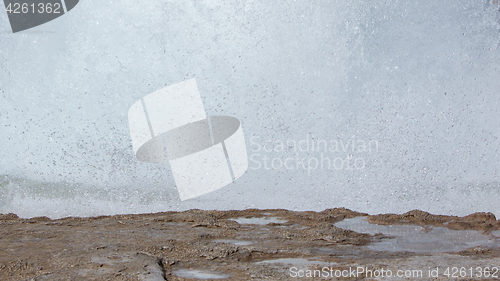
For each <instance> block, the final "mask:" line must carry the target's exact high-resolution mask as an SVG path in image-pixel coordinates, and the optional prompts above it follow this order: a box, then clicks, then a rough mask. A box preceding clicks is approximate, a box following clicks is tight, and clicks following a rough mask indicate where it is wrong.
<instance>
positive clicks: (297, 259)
mask: <svg viewBox="0 0 500 281" xmlns="http://www.w3.org/2000/svg"><path fill="white" fill-rule="evenodd" d="M359 216H364V217H366V218H367V220H368V221H369V222H371V223H377V224H381V225H419V226H422V227H446V228H449V229H453V230H478V231H480V232H482V233H483V234H484V235H487V236H488V237H491V239H494V241H496V242H498V241H499V239H498V236H500V235H497V234H498V233H499V230H500V221H498V220H496V218H495V216H494V215H492V214H490V213H476V214H472V215H469V216H466V217H454V216H438V215H432V214H429V213H426V212H422V211H417V210H415V211H411V212H408V213H405V214H402V215H396V214H385V215H374V216H368V215H367V214H363V213H357V212H353V211H350V210H347V209H344V208H336V209H328V210H325V211H322V212H294V211H287V210H256V209H250V210H242V211H201V210H190V211H185V212H165V213H156V214H143V215H116V216H102V217H93V218H64V219H59V220H50V219H48V218H45V217H40V218H32V219H20V218H18V217H17V216H16V215H13V214H5V215H0V224H1V228H0V251H1V252H2V254H1V255H0V280H174V281H176V280H200V279H204V278H205V279H207V278H220V279H227V280H290V279H295V278H291V276H290V274H291V273H290V268H291V267H296V268H297V269H302V270H304V271H305V270H314V269H321V268H323V267H325V266H327V267H329V268H333V269H339V270H344V269H348V268H349V267H357V266H361V267H366V268H369V269H377V268H386V269H387V268H392V269H398V268H402V269H425V270H427V268H429V267H437V266H441V267H452V266H460V267H461V266H464V267H465V266H466V267H467V268H468V267H477V266H490V267H491V266H497V267H500V248H499V247H500V245H499V244H498V243H496V242H495V243H496V244H494V246H491V245H489V246H488V247H483V246H475V247H471V248H467V249H464V250H462V251H457V252H451V253H413V252H386V251H372V250H369V249H368V247H367V245H370V244H373V243H378V242H379V241H382V240H384V241H387V240H386V239H391V238H390V237H388V236H385V235H383V234H375V235H369V234H363V233H357V232H354V231H350V230H346V229H341V228H339V227H336V226H334V223H337V222H339V221H342V220H344V219H350V218H354V217H359ZM242 218H246V220H240V221H246V222H249V223H252V224H247V223H245V224H243V223H238V222H236V221H235V220H237V219H242ZM275 221H278V223H277V222H275ZM365 277H366V276H360V277H358V278H341V279H342V280H359V279H364V278H365ZM424 277H425V276H424ZM196 278H198V279H196ZM299 279H303V280H319V279H320V278H306V277H304V278H299ZM329 279H330V280H334V279H335V278H329ZM366 279H367V280H373V279H370V278H366ZM395 279H397V278H395ZM406 280H408V278H406ZM419 280H425V278H420V279H419ZM429 280H431V279H429ZM432 280H439V279H432ZM442 280H446V278H443V279H442ZM455 280H470V279H460V278H458V279H455ZM481 280H488V279H486V278H483V279H481ZM492 280H498V279H494V278H492Z"/></svg>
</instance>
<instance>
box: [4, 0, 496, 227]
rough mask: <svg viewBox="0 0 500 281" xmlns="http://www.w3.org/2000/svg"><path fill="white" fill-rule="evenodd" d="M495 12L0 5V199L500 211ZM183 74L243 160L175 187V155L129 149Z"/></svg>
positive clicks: (93, 204) (75, 209)
mask: <svg viewBox="0 0 500 281" xmlns="http://www.w3.org/2000/svg"><path fill="white" fill-rule="evenodd" d="M499 22H500V12H499V6H498V3H494V1H468V0H457V1H444V0H437V1H436V0H426V1H416V2H415V1H413V2H409V1H397V0H389V1H347V0H340V1H302V0H296V1H291V0H286V1H260V0H258V1H224V2H220V1H212V0H204V1H201V0H193V1H191V0H188V1H185V0H182V1H181V0H169V1H166V0H163V1H159V0H151V1H147V2H144V1H142V2H141V1H139V2H138V1H132V0H123V1H109V2H103V1H97V0H82V1H80V4H79V5H78V6H76V7H75V8H74V9H73V10H72V11H71V12H70V13H68V14H67V15H64V16H62V17H60V18H58V19H56V20H54V21H51V22H49V23H47V24H44V25H41V26H38V27H36V28H33V29H30V30H26V31H24V32H20V33H16V34H12V32H11V30H10V26H9V24H8V18H7V14H6V12H5V10H4V7H3V6H2V7H0V132H1V134H0V144H1V147H0V175H1V177H2V178H1V179H0V212H3V213H6V212H14V213H17V214H19V215H20V216H23V217H33V216H42V215H44V216H49V217H53V218H57V217H64V216H90V215H100V214H117V213H140V212H156V211H166V210H185V209H190V208H198V209H244V208H286V209H292V210H322V209H326V208H333V207H347V208H351V209H354V210H357V211H363V212H369V213H385V212H398V213H401V212H405V211H408V210H411V209H417V208H418V209H422V210H425V211H430V212H434V213H440V214H455V215H465V214H469V213H472V212H476V211H489V212H493V213H494V214H496V215H497V216H500V207H499V205H498V200H499V198H500V183H499V182H500V181H499V174H498V172H499V168H500V155H499V148H500V140H499V137H500V122H499V121H498V120H500V113H499V109H500V103H499V102H500V79H499V77H500V49H499V45H500V24H499ZM190 78H196V81H197V83H198V87H199V89H200V93H201V96H202V99H203V103H204V106H205V109H206V111H207V115H228V116H233V117H236V118H238V119H239V120H241V121H242V127H243V130H244V133H245V138H246V141H247V147H248V155H249V160H250V161H249V169H248V171H247V173H246V174H245V175H244V176H242V177H241V178H240V179H238V180H237V181H236V182H235V183H233V184H230V185H228V186H226V187H224V188H222V189H220V190H218V191H215V192H212V193H210V194H207V195H204V196H201V197H198V198H195V199H191V200H187V201H184V202H181V201H180V200H179V198H178V195H177V192H176V189H175V182H174V179H173V177H172V175H171V172H170V170H169V167H168V165H166V164H165V165H155V164H146V163H142V162H139V161H137V160H136V159H135V158H134V155H133V151H132V147H131V140H130V134H129V128H128V120H127V112H128V109H129V107H130V106H131V105H132V104H133V103H134V102H135V101H137V100H138V99H140V98H141V97H143V96H145V95H147V94H149V93H152V92H154V91H155V90H158V89H160V88H163V87H165V86H166V85H171V84H174V83H177V82H180V81H183V80H186V79H190ZM325 143H326V144H327V145H326V146H325ZM353 148H354V149H353ZM326 158H328V160H326ZM328 161H331V162H333V163H328ZM315 163H316V165H315ZM328 165H330V167H328Z"/></svg>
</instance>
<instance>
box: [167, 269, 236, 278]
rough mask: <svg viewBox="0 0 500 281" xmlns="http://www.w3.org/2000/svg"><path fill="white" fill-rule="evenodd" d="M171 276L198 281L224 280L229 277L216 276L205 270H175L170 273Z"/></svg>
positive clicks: (216, 274)
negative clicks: (196, 280)
mask: <svg viewBox="0 0 500 281" xmlns="http://www.w3.org/2000/svg"><path fill="white" fill-rule="evenodd" d="M172 274H173V275H175V276H177V277H182V278H192V279H199V280H210V279H226V278H228V277H229V275H223V274H218V273H215V272H211V271H206V270H196V269H177V270H174V271H173V272H172Z"/></svg>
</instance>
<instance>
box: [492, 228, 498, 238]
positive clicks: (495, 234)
mask: <svg viewBox="0 0 500 281" xmlns="http://www.w3.org/2000/svg"><path fill="white" fill-rule="evenodd" d="M491 235H493V236H495V237H498V238H500V230H495V231H492V232H491Z"/></svg>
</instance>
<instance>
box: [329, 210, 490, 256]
mask: <svg viewBox="0 0 500 281" xmlns="http://www.w3.org/2000/svg"><path fill="white" fill-rule="evenodd" d="M335 226H337V227H340V228H343V229H349V230H352V231H356V232H360V233H368V234H371V235H373V234H376V233H382V234H384V235H387V236H394V237H395V238H392V239H383V240H382V241H381V242H375V243H371V244H369V245H368V248H369V249H370V250H374V251H389V252H402V251H409V252H422V253H424V252H425V253H442V252H458V251H462V250H465V249H468V248H472V247H477V246H485V247H488V246H494V245H496V243H498V242H496V241H495V239H491V238H489V237H488V236H486V235H483V234H481V233H480V232H479V231H475V230H452V229H448V228H445V227H429V228H428V229H427V231H426V230H425V229H424V228H423V227H420V226H415V225H378V224H371V223H369V222H368V221H366V220H365V218H364V217H356V218H352V219H347V220H343V221H340V222H338V223H336V224H335Z"/></svg>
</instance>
